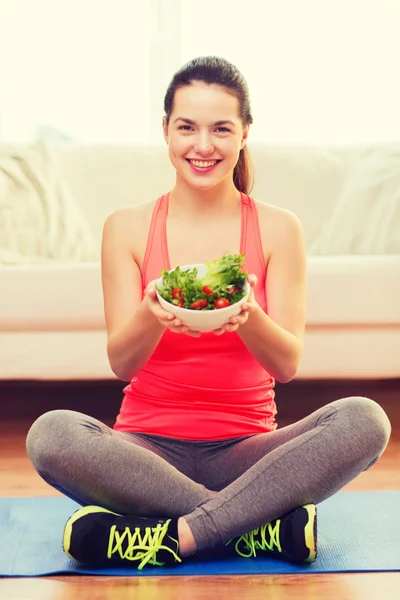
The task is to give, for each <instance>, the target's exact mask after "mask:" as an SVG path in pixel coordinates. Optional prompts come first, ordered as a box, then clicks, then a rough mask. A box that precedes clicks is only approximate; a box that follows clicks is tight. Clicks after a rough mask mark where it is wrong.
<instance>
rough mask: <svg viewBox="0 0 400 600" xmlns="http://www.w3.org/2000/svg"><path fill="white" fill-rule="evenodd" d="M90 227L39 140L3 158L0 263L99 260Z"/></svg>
mask: <svg viewBox="0 0 400 600" xmlns="http://www.w3.org/2000/svg"><path fill="white" fill-rule="evenodd" d="M98 254H99V252H98V249H97V248H96V243H95V241H94V237H93V235H92V232H91V230H90V227H89V224H88V223H87V222H86V219H85V217H84V215H83V213H82V211H81V210H80V208H79V207H78V205H77V204H76V202H75V201H74V199H73V198H72V197H71V195H70V194H69V192H68V190H67V188H66V186H65V184H64V182H63V181H62V180H61V177H60V174H59V172H58V169H57V167H56V163H55V161H54V160H53V158H52V156H51V153H50V150H49V148H48V147H47V146H46V144H45V143H44V142H43V141H42V140H39V141H38V142H36V143H34V144H33V145H32V146H30V147H27V148H25V149H17V150H15V149H14V150H12V151H11V150H9V152H8V153H7V152H5V153H4V152H2V153H1V154H0V264H18V263H25V264H26V263H38V262H39V263H41V262H49V261H68V262H69V261H79V262H86V261H89V262H90V261H97V260H98Z"/></svg>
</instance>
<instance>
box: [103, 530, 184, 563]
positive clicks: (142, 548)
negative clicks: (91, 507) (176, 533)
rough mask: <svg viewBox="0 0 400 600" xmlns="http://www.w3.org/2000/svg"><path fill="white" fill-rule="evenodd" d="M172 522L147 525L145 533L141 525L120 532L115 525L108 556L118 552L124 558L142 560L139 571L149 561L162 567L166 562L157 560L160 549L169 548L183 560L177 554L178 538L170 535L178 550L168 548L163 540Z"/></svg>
mask: <svg viewBox="0 0 400 600" xmlns="http://www.w3.org/2000/svg"><path fill="white" fill-rule="evenodd" d="M170 522H171V519H169V520H168V521H166V522H165V523H164V524H163V525H161V524H160V523H159V524H158V525H157V526H156V527H146V528H145V530H144V534H143V530H141V529H140V527H135V529H134V530H131V529H130V528H129V527H125V530H124V531H123V532H122V533H120V532H119V531H117V528H116V526H115V525H113V526H112V527H111V529H110V537H109V541H108V551H107V558H111V557H112V555H113V554H115V553H117V552H118V553H119V555H120V557H121V558H122V559H125V560H132V561H134V560H140V561H141V562H140V564H139V566H138V569H139V571H140V570H141V569H143V567H144V566H145V565H146V564H147V563H150V564H151V565H156V566H158V567H162V566H163V565H164V564H165V563H163V562H160V561H157V558H156V556H157V552H158V551H159V550H167V551H168V552H170V553H171V554H172V555H173V556H174V558H175V560H176V561H178V562H182V560H181V559H180V558H179V556H178V555H177V552H178V548H179V544H178V541H177V540H175V539H174V538H171V537H170V536H169V537H170V539H171V540H172V541H173V542H175V543H176V552H174V550H172V549H171V548H168V546H164V545H163V540H164V537H165V535H166V534H167V532H168V525H169V523H170ZM124 542H125V543H126V548H125V550H124V549H123V547H122V545H123V544H124Z"/></svg>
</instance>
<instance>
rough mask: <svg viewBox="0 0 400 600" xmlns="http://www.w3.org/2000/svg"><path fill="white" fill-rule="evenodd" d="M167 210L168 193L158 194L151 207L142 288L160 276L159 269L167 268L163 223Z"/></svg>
mask: <svg viewBox="0 0 400 600" xmlns="http://www.w3.org/2000/svg"><path fill="white" fill-rule="evenodd" d="M167 212H168V193H167V194H164V195H162V196H160V197H159V198H158V199H157V201H156V203H155V205H154V208H153V213H152V217H151V222H150V228H149V233H148V236H147V243H146V251H145V254H144V260H143V270H142V282H143V289H145V288H146V286H147V284H148V283H149V282H150V281H152V280H153V279H158V278H159V277H160V276H161V269H162V268H163V267H165V268H168V265H167V263H168V251H167V247H166V244H167V240H166V235H165V225H166V221H167Z"/></svg>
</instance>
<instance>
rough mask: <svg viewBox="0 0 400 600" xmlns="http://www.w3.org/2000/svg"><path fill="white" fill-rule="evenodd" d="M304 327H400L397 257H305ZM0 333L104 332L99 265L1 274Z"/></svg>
mask: <svg viewBox="0 0 400 600" xmlns="http://www.w3.org/2000/svg"><path fill="white" fill-rule="evenodd" d="M307 271H308V276H307V277H308V281H307V294H308V299H307V326H309V327H312V326H315V325H326V326H332V325H339V324H349V325H354V326H357V325H362V324H371V325H373V324H382V323H387V324H395V323H397V324H400V277H399V273H400V256H370V257H366V256H348V257H308V261H307ZM0 289H1V290H2V294H1V295H0V330H3V331H7V330H16V331H23V330H25V331H29V330H31V331H32V330H45V331H46V330H51V329H54V330H59V331H61V330H67V331H71V330H85V329H86V330H100V329H104V327H105V324H104V315H103V296H102V285H101V271H100V264H99V263H87V264H73V263H66V264H59V265H32V266H24V265H21V266H14V267H7V268H3V269H0Z"/></svg>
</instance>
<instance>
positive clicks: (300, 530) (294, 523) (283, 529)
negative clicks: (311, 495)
mask: <svg viewBox="0 0 400 600" xmlns="http://www.w3.org/2000/svg"><path fill="white" fill-rule="evenodd" d="M230 544H232V546H231V547H232V548H233V549H234V551H235V553H236V554H239V556H243V557H245V558H250V557H252V556H263V555H270V556H275V557H277V558H280V559H282V560H287V561H289V562H293V563H303V562H314V561H315V560H316V558H317V507H316V506H315V504H306V505H305V506H300V507H299V508H296V509H294V510H292V511H291V512H289V513H287V514H285V515H284V516H283V517H281V518H280V519H276V520H275V521H271V523H266V524H265V525H262V526H261V527H258V528H257V529H253V530H252V531H250V532H249V533H245V534H244V535H242V536H240V537H239V538H234V539H232V540H229V542H228V543H227V544H226V546H229V545H230Z"/></svg>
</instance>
